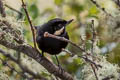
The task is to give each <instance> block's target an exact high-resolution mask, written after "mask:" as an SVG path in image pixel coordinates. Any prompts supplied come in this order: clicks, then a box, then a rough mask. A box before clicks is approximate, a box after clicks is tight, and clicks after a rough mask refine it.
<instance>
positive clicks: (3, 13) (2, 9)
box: [0, 0, 6, 17]
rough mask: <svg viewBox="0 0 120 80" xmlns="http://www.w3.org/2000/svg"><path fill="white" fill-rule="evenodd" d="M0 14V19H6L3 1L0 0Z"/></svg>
mask: <svg viewBox="0 0 120 80" xmlns="http://www.w3.org/2000/svg"><path fill="white" fill-rule="evenodd" d="M0 13H1V15H2V17H6V13H5V9H4V7H3V1H2V0H0Z"/></svg>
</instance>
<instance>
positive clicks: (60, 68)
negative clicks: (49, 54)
mask: <svg viewBox="0 0 120 80" xmlns="http://www.w3.org/2000/svg"><path fill="white" fill-rule="evenodd" d="M55 58H56V60H57V64H58V67H59V70H61V73H63V71H64V69H63V68H62V67H61V65H60V63H59V60H58V58H57V55H55Z"/></svg>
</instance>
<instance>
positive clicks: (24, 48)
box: [0, 32, 73, 80]
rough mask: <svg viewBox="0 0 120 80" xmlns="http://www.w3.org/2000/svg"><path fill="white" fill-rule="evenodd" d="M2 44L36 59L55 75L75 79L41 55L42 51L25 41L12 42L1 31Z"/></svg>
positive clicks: (67, 79)
mask: <svg viewBox="0 0 120 80" xmlns="http://www.w3.org/2000/svg"><path fill="white" fill-rule="evenodd" d="M0 44H1V45H3V46H5V47H7V48H10V49H14V50H16V51H20V52H22V53H24V54H26V55H28V56H29V57H31V58H33V59H34V60H36V61H37V62H38V63H40V64H41V65H42V66H43V67H44V68H46V69H47V70H48V72H50V73H51V74H54V75H55V76H57V77H59V78H61V79H64V80H73V77H72V76H71V75H70V74H69V73H67V72H66V71H64V72H63V71H61V70H59V67H58V66H56V65H55V64H53V63H51V62H50V61H49V60H48V59H46V58H45V57H41V53H40V52H39V51H38V50H36V49H35V48H33V47H32V46H30V45H28V44H26V43H24V44H15V43H11V42H10V41H7V40H5V39H4V33H2V32H0Z"/></svg>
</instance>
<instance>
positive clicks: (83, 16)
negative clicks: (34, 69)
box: [5, 0, 120, 79]
mask: <svg viewBox="0 0 120 80" xmlns="http://www.w3.org/2000/svg"><path fill="white" fill-rule="evenodd" d="M96 1H97V4H99V5H100V7H101V8H104V9H105V10H106V12H107V13H105V12H104V11H102V10H101V9H100V7H96V5H95V4H93V3H92V2H91V0H25V3H26V4H27V10H28V12H29V15H30V17H31V20H32V23H33V25H42V24H43V23H45V22H47V21H48V20H50V19H53V18H56V17H59V18H63V19H65V20H70V19H74V21H73V23H71V24H70V25H69V26H68V27H67V32H68V34H69V36H70V40H71V41H73V42H75V43H76V44H79V45H80V44H81V43H83V42H82V41H81V39H80V36H82V37H85V38H84V39H85V40H86V47H87V48H88V49H89V47H90V42H89V40H91V38H92V34H91V29H90V24H91V20H94V22H95V23H94V24H95V25H94V26H95V29H96V31H97V36H98V39H99V42H98V43H97V46H98V47H99V50H98V51H96V53H99V52H100V54H101V55H104V56H106V57H107V60H108V61H109V62H111V63H115V64H118V65H119V66H120V15H119V12H120V11H119V7H118V6H117V5H116V4H115V3H114V2H113V1H112V0H96ZM5 2H6V4H7V5H10V6H11V7H13V8H15V9H17V10H19V11H21V12H22V13H23V16H22V17H21V18H20V16H19V14H18V13H16V12H13V11H12V10H10V9H9V8H6V10H7V15H9V16H14V17H15V18H16V19H18V21H21V22H22V25H24V27H23V33H24V37H25V39H26V40H27V42H28V43H29V44H30V45H33V40H32V34H31V30H30V27H29V23H28V21H27V18H26V16H25V13H24V10H23V9H22V7H21V1H20V0H5ZM108 14H110V15H111V16H110V15H108ZM80 46H81V45H80ZM67 49H68V50H70V51H71V52H74V53H77V54H78V55H81V51H80V50H78V49H77V48H75V47H74V46H72V45H70V44H69V45H68V46H67ZM45 56H46V57H47V58H48V59H50V60H51V61H53V62H54V63H56V60H55V57H54V56H50V55H48V54H46V55H45ZM58 57H59V60H60V63H61V65H62V67H63V68H64V69H65V70H67V71H68V72H69V73H71V74H72V75H76V76H77V78H78V79H79V77H80V76H79V75H80V72H79V71H80V70H81V69H82V65H84V64H83V63H82V60H81V59H79V58H75V57H73V58H71V57H70V55H69V54H67V53H65V52H61V54H59V55H58ZM43 75H45V74H43Z"/></svg>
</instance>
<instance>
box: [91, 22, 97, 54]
mask: <svg viewBox="0 0 120 80" xmlns="http://www.w3.org/2000/svg"><path fill="white" fill-rule="evenodd" d="M91 29H92V44H91V53H92V54H94V43H95V39H96V32H95V28H94V20H92V24H91Z"/></svg>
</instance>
